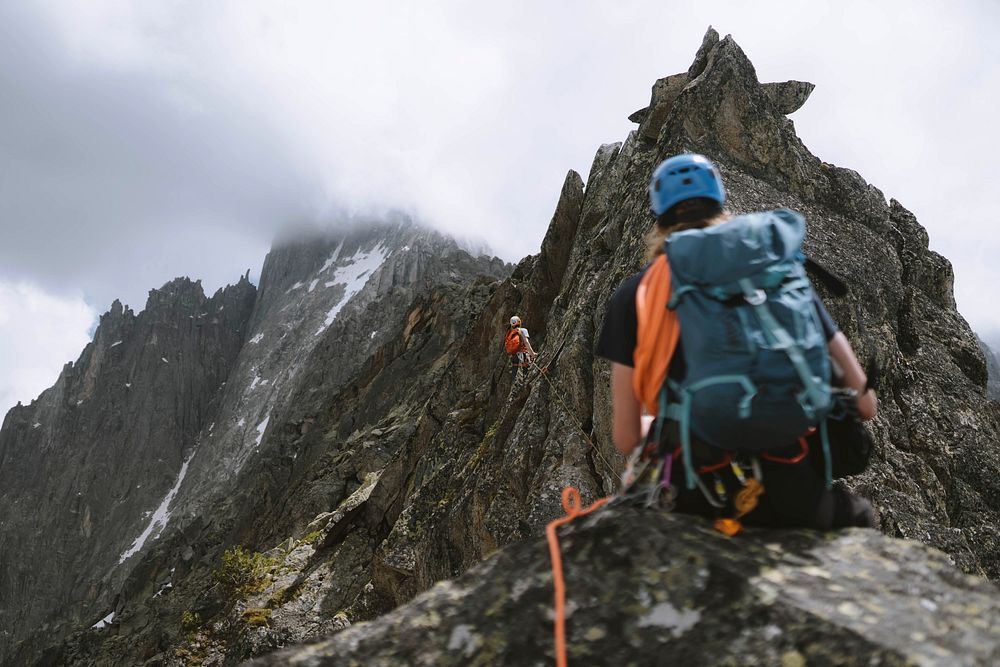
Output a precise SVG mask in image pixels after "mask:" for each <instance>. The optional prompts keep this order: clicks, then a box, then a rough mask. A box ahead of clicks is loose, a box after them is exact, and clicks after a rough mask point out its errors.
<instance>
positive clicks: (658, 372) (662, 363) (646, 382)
mask: <svg viewBox="0 0 1000 667" xmlns="http://www.w3.org/2000/svg"><path fill="white" fill-rule="evenodd" d="M670 293H671V287H670V265H669V264H668V263H667V257H666V255H660V256H659V257H657V258H656V260H655V261H654V262H653V263H652V264H651V265H650V266H649V268H648V269H646V273H645V274H644V275H643V276H642V280H641V281H640V282H639V288H638V289H637V290H636V293H635V313H636V320H637V321H636V324H637V327H636V339H635V353H634V355H633V361H634V363H635V372H634V374H633V375H632V391H633V393H634V394H635V397H636V398H637V399H638V400H639V402H640V403H642V404H643V405H644V406H646V410H647V411H648V412H649V414H651V415H655V414H657V412H658V409H659V401H658V397H659V393H660V388H661V387H662V386H663V383H664V381H665V380H666V379H667V370H668V368H669V366H670V359H671V358H672V357H673V356H674V350H675V349H677V341H678V339H679V338H680V333H681V328H680V322H679V321H678V318H677V313H675V312H674V311H672V310H668V309H667V303H668V302H669V301H670Z"/></svg>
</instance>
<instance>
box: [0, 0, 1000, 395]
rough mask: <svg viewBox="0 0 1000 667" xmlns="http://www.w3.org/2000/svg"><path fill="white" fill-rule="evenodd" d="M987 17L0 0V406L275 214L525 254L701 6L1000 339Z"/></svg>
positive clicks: (237, 265) (805, 133)
mask: <svg viewBox="0 0 1000 667" xmlns="http://www.w3.org/2000/svg"><path fill="white" fill-rule="evenodd" d="M480 6H481V7H482V9H479V8H476V9H473V8H474V7H480ZM998 18H1000V11H998V9H997V8H996V3H992V2H985V1H983V2H954V3H947V4H944V3H935V5H932V4H931V3H912V2H882V3H878V5H877V7H876V6H875V3H870V2H844V1H838V2H828V3H827V2H810V3H803V2H801V1H800V2H781V3H779V2H760V1H758V2H753V3H748V2H745V1H742V0H733V1H731V2H709V1H706V0H702V1H700V2H687V3H681V2H666V1H665V0H652V1H638V0H634V1H633V0H625V1H623V0H616V1H615V2H600V3H598V2H574V3H554V2H553V3H539V2H528V1H524V2H521V1H513V2H506V3H499V4H493V5H489V6H487V5H476V4H475V3H467V2H457V1H456V2H425V3H410V2H403V1H402V0H399V1H398V2H378V1H367V2H364V3H335V2H329V1H327V0H299V1H298V2H294V3H288V2H279V1H278V0H272V1H270V2H264V1H258V0H216V1H205V0H165V1H163V2H157V3H140V2H132V1H129V0H88V2H85V3H81V2H70V1H68V0H10V1H7V2H0V414H2V412H3V411H5V409H6V408H7V407H9V406H10V405H13V403H15V402H16V401H17V400H22V401H27V400H30V399H31V398H33V397H34V396H35V395H37V394H38V393H39V392H40V391H41V390H42V389H44V388H45V387H47V386H49V385H50V384H51V383H52V382H53V381H54V380H55V378H56V376H57V374H58V371H59V369H60V368H61V366H62V364H64V363H65V362H66V361H69V360H71V359H75V358H76V357H77V355H78V354H79V352H80V350H81V348H82V346H83V345H84V344H85V343H86V341H87V340H88V338H89V335H90V334H91V333H92V329H93V325H94V322H95V320H96V317H97V316H98V315H99V314H100V313H102V312H104V311H105V310H107V308H108V306H109V304H110V303H111V301H112V300H113V299H114V298H116V297H117V298H121V299H122V300H123V301H125V302H126V303H128V304H129V305H131V306H132V307H133V308H135V309H137V310H138V309H141V308H142V306H143V305H144V303H145V296H146V291H147V290H148V289H149V288H151V287H156V286H159V285H161V284H162V283H164V282H165V281H167V280H169V279H170V278H172V277H174V276H177V275H185V274H186V275H190V276H192V277H200V278H202V279H203V281H204V284H205V286H206V289H207V290H209V291H211V290H214V289H215V288H217V287H219V286H221V285H223V284H225V283H227V282H231V281H234V280H236V279H237V278H238V276H239V275H240V274H242V273H243V272H245V271H246V270H247V269H248V268H249V269H251V276H253V275H256V273H257V271H258V270H259V267H260V264H261V262H262V260H263V256H264V254H265V253H266V251H267V248H268V245H269V242H270V240H271V238H272V237H273V236H274V234H275V233H276V232H277V231H278V230H279V229H281V228H282V227H283V226H286V225H292V224H299V223H303V222H306V223H308V222H313V221H319V222H323V221H326V220H329V219H330V218H331V217H332V216H333V215H334V214H333V211H335V210H340V209H343V208H348V209H355V210H370V209H373V208H374V209H378V208H389V207H391V208H401V209H405V210H409V211H412V212H413V213H415V214H416V215H418V216H419V217H421V218H423V219H425V220H428V221H431V222H433V223H434V224H436V225H438V226H439V227H441V228H443V229H445V230H450V231H454V232H456V233H462V234H469V233H471V234H474V235H477V236H479V237H481V238H482V239H484V240H486V241H487V242H488V243H489V244H490V245H491V246H492V247H493V248H494V249H495V250H496V251H497V252H498V253H499V254H501V255H502V256H504V257H505V258H507V259H510V260H516V259H519V258H520V257H522V256H524V255H526V254H529V253H532V252H536V251H537V248H538V244H539V242H540V241H541V238H542V235H543V234H544V231H545V227H546V225H547V223H548V220H549V217H550V215H551V213H552V209H553V207H554V204H555V198H556V196H557V194H558V192H559V187H560V185H561V182H562V179H563V177H564V175H565V173H566V170H567V169H570V168H573V169H576V170H578V171H580V172H581V173H582V174H583V175H584V177H586V175H587V174H586V171H587V169H588V167H589V165H590V161H591V159H592V158H593V154H594V151H595V150H596V148H597V147H598V145H600V144H601V143H605V142H610V141H618V140H621V139H623V138H624V137H625V135H626V134H627V133H628V131H629V130H630V129H632V127H633V126H632V125H631V124H630V123H629V122H628V121H627V120H626V117H627V116H628V114H629V113H631V112H632V111H634V110H636V109H638V108H640V107H642V106H645V104H646V103H647V102H648V99H649V87H650V85H651V84H652V82H653V81H654V80H655V79H656V78H658V77H661V76H665V75H667V74H673V73H675V72H679V71H683V70H685V69H687V67H688V65H689V64H690V61H691V59H692V57H693V55H694V52H695V50H696V49H697V47H698V45H699V44H700V42H701V38H702V35H703V34H704V31H705V29H706V27H707V26H708V25H709V24H711V25H713V26H715V27H716V28H717V29H718V30H719V31H720V33H722V34H727V33H731V34H733V36H734V37H735V38H736V40H737V41H738V42H739V43H740V45H741V46H742V47H743V48H744V50H745V51H746V52H747V53H748V55H749V56H750V58H751V60H753V62H754V64H755V66H756V68H757V72H758V75H759V76H760V78H761V79H762V80H765V81H778V80H785V79H801V80H806V81H811V82H813V83H815V84H816V85H817V88H816V91H815V92H814V93H813V96H812V98H811V99H810V101H809V102H808V103H807V104H806V106H805V107H804V108H803V109H802V110H801V111H799V112H797V113H796V114H794V116H793V120H794V121H795V123H796V127H797V128H798V131H799V134H800V136H801V137H802V138H803V140H804V141H805V143H806V145H807V146H809V148H810V149H811V150H812V151H813V152H814V153H815V154H817V155H818V156H820V157H822V158H823V159H825V160H827V161H829V162H833V163H836V164H838V165H842V166H847V167H851V168H854V169H856V170H858V171H859V172H860V173H861V174H862V175H863V176H865V178H867V179H868V180H869V181H870V182H872V183H874V184H875V185H877V186H878V187H879V188H881V189H882V190H883V191H884V192H885V193H886V194H887V195H888V196H891V197H895V198H897V199H899V200H900V201H901V202H903V204H904V205H905V206H907V207H908V208H910V209H911V210H913V211H914V212H915V213H916V214H917V216H918V218H919V220H920V221H921V222H922V223H923V224H924V226H926V227H927V228H928V230H929V231H930V235H931V246H932V247H933V248H934V249H936V250H938V251H939V252H941V253H943V254H944V255H946V256H947V257H949V258H950V259H951V260H952V261H953V263H954V264H955V266H956V273H957V285H956V291H957V296H958V301H959V306H960V309H961V311H962V312H963V314H964V315H965V316H966V318H967V319H968V320H969V321H970V322H971V323H972V324H973V326H974V328H976V329H977V330H978V331H980V332H982V333H984V334H988V335H989V334H992V333H996V335H997V337H998V340H1000V311H998V310H997V309H996V308H994V307H992V303H991V301H992V300H993V297H992V296H991V295H990V293H991V292H992V291H994V290H995V286H996V285H998V284H1000V262H997V261H995V260H993V255H994V254H996V251H997V250H1000V224H998V223H997V222H995V218H996V213H995V211H994V210H992V208H993V207H988V205H987V197H986V191H987V189H989V188H990V187H991V186H992V184H993V183H996V182H998V180H1000V161H998V160H997V159H996V156H995V155H994V153H995V152H996V150H997V149H998V148H1000V144H998V142H997V138H998V134H1000V130H998V124H997V123H996V122H995V120H994V116H995V108H996V106H997V103H998V101H1000V69H998V67H997V65H998V63H1000V53H998V51H1000V47H998V41H997V40H996V39H995V38H994V36H995V34H996V31H997V28H998V27H1000V26H998ZM988 288H989V289H988Z"/></svg>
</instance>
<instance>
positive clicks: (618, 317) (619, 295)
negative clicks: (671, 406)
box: [597, 267, 840, 378]
mask: <svg viewBox="0 0 1000 667" xmlns="http://www.w3.org/2000/svg"><path fill="white" fill-rule="evenodd" d="M647 268H648V267H647ZM645 273H646V271H645V269H643V271H641V272H640V273H637V274H635V275H634V276H632V277H631V278H626V279H625V281H624V282H623V283H622V284H621V285H620V286H619V287H618V289H617V290H615V293H614V295H613V296H612V297H611V303H610V305H609V306H608V315H607V317H606V318H605V319H604V329H602V330H601V337H600V339H598V341H597V356H599V357H604V358H605V359H608V360H610V361H615V362H618V363H619V364H624V365H626V366H633V367H634V366H635V361H634V354H635V341H636V336H637V334H638V328H639V325H638V319H637V317H636V312H635V293H636V291H637V290H638V289H639V283H640V282H641V281H642V276H643V274H645ZM813 299H814V301H815V302H816V312H817V314H819V320H820V324H821V326H822V327H823V333H824V334H825V335H826V340H827V341H829V340H830V339H831V338H833V336H834V335H835V334H836V333H837V332H838V331H839V330H840V329H839V328H838V327H837V324H836V323H835V322H834V321H833V318H832V317H830V313H828V312H827V311H826V307H825V306H824V305H823V302H822V301H820V300H819V297H818V296H815V293H814V296H813ZM677 350H678V351H679V350H680V342H678V344H677ZM683 364H684V355H682V354H679V353H678V352H676V351H675V353H674V356H673V359H672V360H671V362H670V376H671V377H673V378H678V377H683V376H684V372H683V370H684V369H683Z"/></svg>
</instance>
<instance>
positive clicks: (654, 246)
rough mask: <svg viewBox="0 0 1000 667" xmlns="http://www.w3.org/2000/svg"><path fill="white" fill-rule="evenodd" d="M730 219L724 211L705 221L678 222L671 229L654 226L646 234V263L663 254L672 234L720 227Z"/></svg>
mask: <svg viewBox="0 0 1000 667" xmlns="http://www.w3.org/2000/svg"><path fill="white" fill-rule="evenodd" d="M728 219H729V214H728V213H726V212H725V211H723V212H722V213H720V214H719V215H715V216H712V217H711V218H706V219H705V220H696V221H694V222H678V223H677V224H676V225H671V226H670V227H661V226H660V225H658V224H654V225H653V228H652V229H650V230H649V232H648V233H647V234H646V261H647V262H652V261H653V260H654V259H656V258H657V257H659V256H660V255H662V254H663V242H664V241H666V240H667V237H668V236H670V235H671V234H674V233H676V232H683V231H686V230H688V229H702V228H704V227H711V226H712V225H719V224H722V223H723V222H725V221H726V220H728Z"/></svg>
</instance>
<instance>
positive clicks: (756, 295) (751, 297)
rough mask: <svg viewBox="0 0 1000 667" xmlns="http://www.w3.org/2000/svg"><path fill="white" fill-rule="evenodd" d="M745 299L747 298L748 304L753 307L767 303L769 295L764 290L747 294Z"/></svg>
mask: <svg viewBox="0 0 1000 667" xmlns="http://www.w3.org/2000/svg"><path fill="white" fill-rule="evenodd" d="M743 298H745V299H746V300H747V303H749V304H750V305H751V306H759V305H761V304H762V303H764V302H765V301H767V294H765V293H764V290H762V289H757V290H754V292H753V294H747V295H746V296H745V297H743Z"/></svg>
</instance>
